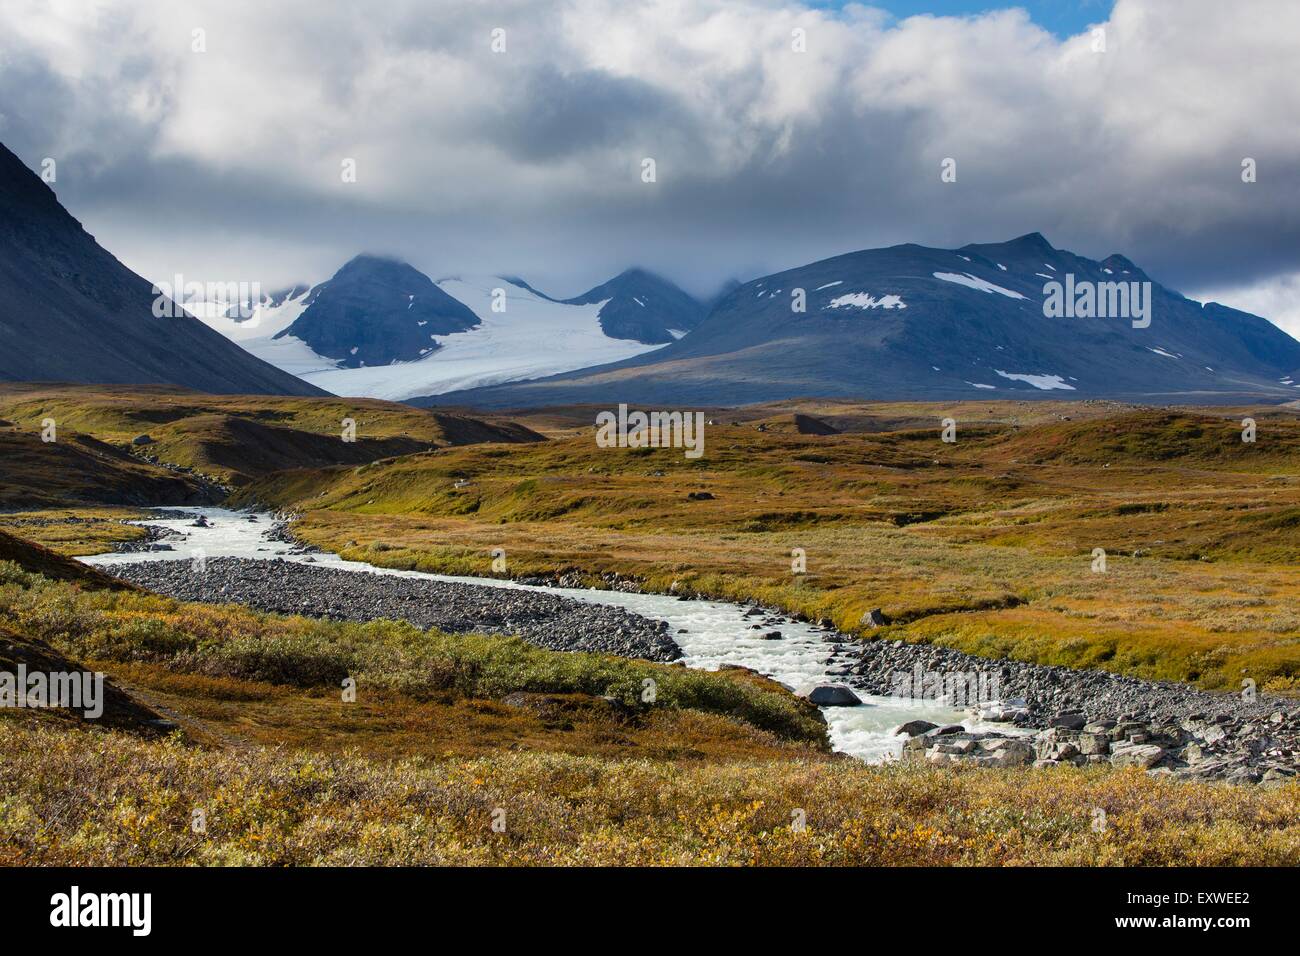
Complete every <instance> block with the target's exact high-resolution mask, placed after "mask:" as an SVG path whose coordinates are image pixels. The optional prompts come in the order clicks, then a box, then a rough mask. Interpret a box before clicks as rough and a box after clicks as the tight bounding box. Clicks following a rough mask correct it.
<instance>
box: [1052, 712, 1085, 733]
mask: <svg viewBox="0 0 1300 956" xmlns="http://www.w3.org/2000/svg"><path fill="white" fill-rule="evenodd" d="M1087 723H1088V721H1087V720H1086V719H1085V718H1084V716H1083V714H1057V715H1056V716H1055V717H1053V718H1052V719H1051V720H1050V721H1048V722H1047V726H1049V727H1063V728H1065V729H1066V730H1083V728H1084V725H1085V724H1087Z"/></svg>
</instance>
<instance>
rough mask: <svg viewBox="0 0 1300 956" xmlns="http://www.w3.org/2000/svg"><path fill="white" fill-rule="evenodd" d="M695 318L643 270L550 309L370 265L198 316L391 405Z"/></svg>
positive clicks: (468, 284) (480, 285)
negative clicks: (236, 309)
mask: <svg viewBox="0 0 1300 956" xmlns="http://www.w3.org/2000/svg"><path fill="white" fill-rule="evenodd" d="M196 308H197V304H196ZM704 312H705V309H704V307H703V306H702V305H701V304H700V303H699V302H697V301H696V300H695V299H693V298H692V297H691V296H689V295H687V294H686V293H685V292H683V291H682V290H681V289H679V288H677V286H675V285H673V284H672V283H671V282H668V281H667V280H665V279H661V278H659V277H658V276H655V275H652V274H651V273H649V272H646V271H644V270H641V269H629V270H627V271H626V272H624V273H622V274H621V275H619V276H617V277H615V278H614V279H611V280H610V281H608V282H606V283H603V284H602V285H599V286H597V287H596V288H594V289H591V290H589V291H588V292H585V293H583V294H582V295H579V296H575V297H574V298H571V299H557V298H554V297H552V296H549V295H547V294H546V293H544V292H540V291H538V290H537V289H535V288H533V287H532V286H531V285H529V284H528V283H527V282H526V281H525V280H523V279H520V278H518V277H509V278H506V277H500V276H465V277H455V278H449V279H443V280H441V281H439V282H436V283H435V282H433V281H432V280H431V279H429V277H428V276H426V275H424V274H423V273H421V272H419V271H417V270H416V269H414V268H413V267H411V266H410V265H408V264H406V263H404V262H398V261H395V260H392V259H385V258H380V257H377V256H370V255H360V256H357V257H356V258H354V259H352V260H351V261H349V262H348V263H347V264H346V265H344V266H343V267H342V268H341V269H339V271H338V272H337V273H335V274H334V276H333V277H332V278H330V279H328V280H326V281H324V282H322V283H320V284H319V285H316V286H312V287H308V286H305V285H300V286H297V287H295V288H293V289H285V290H281V291H279V292H275V293H271V294H269V295H266V296H263V297H262V299H261V301H260V302H258V303H256V304H255V307H254V309H253V311H252V316H251V317H249V318H240V317H239V316H238V315H231V314H229V313H227V314H221V313H217V314H213V313H212V312H211V310H204V309H199V314H200V315H202V316H204V321H205V322H207V323H208V325H209V326H210V327H211V328H213V329H215V330H217V331H219V332H221V333H222V334H223V335H226V336H228V337H229V338H231V339H232V340H233V341H235V342H238V343H239V344H240V345H241V346H242V347H244V348H245V349H247V350H248V351H250V352H252V353H253V354H254V355H257V356H258V357H260V358H263V359H265V360H266V361H268V362H270V363H272V364H274V365H276V366H278V367H279V368H281V369H284V370H286V371H289V372H292V373H294V374H295V375H299V376H301V377H302V378H303V379H305V380H306V381H309V382H311V383H313V384H315V385H318V386H320V387H321V388H324V389H326V390H328V391H331V392H334V393H336V394H339V395H359V396H366V397H372V398H387V399H396V400H401V399H406V398H410V397H412V396H415V395H428V394H435V393H438V392H446V391H453V390H457V389H464V388H474V387H480V386H484V385H495V384H497V383H500V382H511V381H518V380H525V379H533V378H540V377H543V376H547V375H552V374H555V373H556V372H566V371H571V370H573V369H580V368H585V367H588V366H592V365H600V364H604V363H608V362H614V361H618V360H621V359H626V358H629V357H632V356H635V355H640V354H642V353H645V352H647V351H649V350H652V349H654V348H657V347H660V346H662V345H664V344H667V343H669V342H673V341H676V340H677V339H679V338H681V337H682V336H684V335H686V334H687V332H689V331H690V330H691V329H693V328H695V326H697V325H698V324H699V323H700V321H701V320H702V319H703V318H704Z"/></svg>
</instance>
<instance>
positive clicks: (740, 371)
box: [412, 233, 1300, 408]
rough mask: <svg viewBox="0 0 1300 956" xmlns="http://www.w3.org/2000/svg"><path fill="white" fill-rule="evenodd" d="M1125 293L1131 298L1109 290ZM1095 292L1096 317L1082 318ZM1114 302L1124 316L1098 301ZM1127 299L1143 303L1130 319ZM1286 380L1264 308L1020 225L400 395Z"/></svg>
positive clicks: (816, 267) (759, 286)
mask: <svg viewBox="0 0 1300 956" xmlns="http://www.w3.org/2000/svg"><path fill="white" fill-rule="evenodd" d="M1147 283H1149V285H1147ZM1053 289H1055V290H1056V303H1057V304H1059V303H1060V302H1061V301H1063V300H1066V299H1067V298H1068V305H1069V306H1071V307H1072V306H1074V305H1075V303H1076V296H1082V295H1083V291H1084V290H1086V289H1087V290H1091V293H1090V294H1091V296H1092V303H1093V308H1092V309H1082V310H1076V309H1074V308H1069V314H1065V313H1062V314H1055V313H1054V312H1053V303H1052V301H1051V300H1052V299H1053V295H1052V291H1051V290H1053ZM1148 292H1149V303H1148V302H1146V301H1145V299H1146V294H1147V293H1148ZM1131 293H1132V294H1133V298H1132V301H1129V302H1126V303H1124V302H1121V301H1120V299H1121V297H1124V298H1127V297H1129V296H1130V294H1131ZM801 299H802V302H800V300H801ZM1077 301H1078V303H1079V304H1080V305H1082V304H1083V299H1082V298H1078V299H1077ZM1098 302H1100V303H1101V306H1100V309H1101V310H1102V311H1106V310H1109V311H1110V312H1111V314H1110V315H1109V316H1107V317H1100V316H1098V315H1097V314H1096V313H1097V312H1098V307H1097V303H1098ZM799 304H802V306H803V310H802V311H800V310H799ZM1121 305H1126V306H1128V308H1127V309H1124V310H1123V311H1124V312H1125V314H1123V315H1116V314H1114V313H1115V311H1116V307H1117V306H1121ZM1139 305H1146V306H1147V307H1148V312H1147V316H1146V317H1145V318H1143V317H1142V316H1140V315H1138V314H1136V311H1135V309H1136V307H1137V306H1139ZM1058 311H1060V310H1058ZM1086 312H1092V313H1093V314H1092V315H1086V314H1083V313H1086ZM1130 313H1132V314H1130ZM1297 388H1300V342H1297V341H1296V340H1295V339H1293V338H1291V337H1290V336H1289V335H1287V334H1286V333H1285V332H1283V331H1281V330H1280V329H1278V328H1277V327H1276V326H1274V325H1272V324H1271V323H1269V322H1268V321H1266V320H1265V319H1262V318H1259V317H1258V316H1254V315H1250V314H1248V313H1245V312H1239V311H1237V310H1235V309H1230V308H1227V307H1225V306H1222V305H1217V304H1215V303H1208V304H1204V305H1202V304H1201V303H1198V302H1194V301H1192V300H1191V299H1188V298H1185V297H1184V296H1182V295H1181V294H1179V293H1178V292H1176V291H1174V290H1171V289H1167V288H1165V287H1164V286H1162V285H1160V284H1159V283H1158V282H1156V281H1154V280H1152V279H1151V278H1150V277H1149V276H1148V275H1147V274H1146V273H1145V272H1143V271H1142V270H1141V269H1140V268H1139V267H1138V266H1136V265H1135V264H1133V263H1132V262H1130V261H1129V260H1128V259H1126V258H1124V257H1123V256H1120V255H1112V256H1110V257H1108V258H1106V259H1103V260H1101V261H1096V260H1092V259H1087V258H1085V257H1082V256H1078V255H1075V254H1074V253H1071V252H1066V251H1064V250H1061V249H1056V248H1055V247H1053V246H1052V245H1051V243H1049V242H1048V241H1047V240H1046V239H1045V238H1044V237H1043V236H1041V235H1039V234H1038V233H1032V234H1030V235H1026V236H1021V237H1020V238H1019V239H1014V240H1012V241H1010V242H1004V243H995V244H988V245H969V246H965V247H963V248H961V249H932V248H927V247H925V246H918V245H913V244H907V245H901V246H892V247H890V248H887V249H872V250H867V251H863V252H854V253H849V254H847V255H842V256H836V257H834V258H831V259H824V260H822V261H820V262H814V263H812V264H810V265H806V266H801V267H799V268H797V269H790V270H787V271H785V272H779V273H776V274H774V275H769V276H764V277H762V278H760V279H755V280H753V281H752V282H747V283H744V284H743V285H740V286H739V287H737V288H735V289H733V290H732V291H731V292H730V293H729V294H727V295H725V296H724V297H723V298H722V299H721V300H720V301H718V302H717V304H716V305H715V306H714V307H713V309H712V311H711V312H710V313H709V315H708V317H707V318H706V319H705V320H704V321H703V322H701V323H700V324H699V326H698V327H696V328H695V329H694V330H693V331H692V332H691V333H690V334H689V335H687V336H685V337H684V338H682V339H680V340H679V341H676V342H673V343H671V344H669V345H667V346H665V347H663V348H661V349H658V350H656V351H654V352H649V353H646V354H643V355H638V356H634V357H631V358H628V359H625V360H622V361H619V362H613V363H609V364H607V365H603V366H600V367H596V368H587V369H581V370H578V371H574V372H567V373H563V374H559V375H554V376H550V377H547V378H544V379H540V380H536V381H529V382H516V383H511V384H503V385H497V386H493V387H482V388H476V389H469V390H463V391H456V392H450V393H444V394H441V395H437V396H431V397H424V398H416V399H412V401H413V403H414V404H421V405H433V404H454V405H473V406H479V407H498V408H502V407H524V406H540V405H564V404H574V403H582V402H595V403H602V404H612V403H616V402H630V403H642V404H653V405H660V406H671V405H682V404H695V405H733V404H744V403H751V402H763V401H772V400H778V399H784V398H791V397H795V396H804V397H819V396H825V397H846V398H863V399H880V400H885V399H898V400H942V401H949V400H953V399H972V398H981V397H1016V398H1025V397H1035V396H1044V395H1050V396H1052V397H1056V398H1096V397H1116V398H1128V399H1132V400H1139V401H1141V400H1151V401H1162V402H1163V401H1170V402H1173V401H1192V400H1195V401H1230V400H1232V399H1233V398H1234V397H1241V396H1251V397H1258V398H1276V399H1280V400H1286V399H1295V398H1300V394H1297V391H1296V389H1297Z"/></svg>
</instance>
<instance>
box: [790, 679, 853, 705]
mask: <svg viewBox="0 0 1300 956" xmlns="http://www.w3.org/2000/svg"><path fill="white" fill-rule="evenodd" d="M795 693H796V694H797V695H798V696H800V697H806V698H807V699H808V700H809V701H810V702H811V703H814V704H816V705H817V706H818V707H857V706H858V705H860V704H861V703H862V698H860V697H858V695H857V694H855V693H853V691H852V690H850V689H849V688H847V687H845V686H844V685H843V684H805V685H804V686H803V687H800V688H799V689H798V690H797V691H795Z"/></svg>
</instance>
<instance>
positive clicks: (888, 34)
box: [0, 0, 1300, 336]
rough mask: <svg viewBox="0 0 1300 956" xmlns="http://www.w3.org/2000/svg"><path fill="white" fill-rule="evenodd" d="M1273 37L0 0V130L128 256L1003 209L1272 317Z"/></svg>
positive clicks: (1283, 76) (608, 238)
mask: <svg viewBox="0 0 1300 956" xmlns="http://www.w3.org/2000/svg"><path fill="white" fill-rule="evenodd" d="M1297 62H1300V3H1291V2H1285V0H1239V2H1235V3H1233V4H1224V3H1222V2H1221V0H1178V2H1172V0H1115V2H1114V3H1110V2H1101V0H1096V2H1090V0H1034V2H1028V3H1023V4H1020V5H1016V6H1002V5H999V4H998V3H996V2H992V0H984V2H979V0H929V2H927V0H881V2H880V3H879V4H877V5H864V4H856V3H849V4H846V3H824V2H813V3H798V2H791V0H640V2H638V0H541V2H539V0H496V2H484V0H439V2H436V3H430V2H427V0H425V2H416V0H372V2H368V3H366V4H356V3H353V2H347V3H342V2H332V0H278V2H276V3H266V2H264V0H255V2H254V0H219V2H177V0H5V2H4V3H3V5H0V142H3V143H4V144H5V145H7V146H8V147H9V148H11V149H13V150H14V151H15V152H16V153H17V154H18V155H19V156H20V157H22V158H23V159H24V160H25V161H26V162H27V164H28V165H29V166H31V167H32V168H34V169H39V168H40V167H41V164H42V161H43V160H45V159H47V158H48V159H52V160H54V161H55V167H54V168H55V171H56V179H55V181H54V183H52V186H53V188H54V189H55V191H56V192H57V193H58V195H59V197H60V199H61V200H62V201H63V203H64V205H65V206H67V207H68V208H69V210H70V211H71V212H72V213H73V214H74V215H75V216H76V217H77V218H78V219H80V220H81V221H82V222H83V223H84V224H85V225H86V228H87V229H88V230H89V231H90V232H91V233H92V234H93V235H95V236H96V238H97V239H98V240H99V241H100V242H101V244H103V245H104V246H105V247H106V248H108V249H109V250H110V251H111V252H113V253H114V254H115V255H116V256H117V257H118V258H119V259H121V260H122V261H123V262H125V263H126V264H127V265H128V266H130V267H131V268H133V269H134V270H136V271H137V272H139V273H141V274H142V275H145V276H146V277H148V278H150V279H152V280H155V281H158V280H161V279H166V280H169V281H170V280H171V278H172V277H173V276H175V275H177V274H179V275H181V276H183V277H184V279H185V280H186V281H198V282H249V283H252V282H256V283H259V284H260V285H261V286H262V288H263V289H264V290H268V291H269V290H271V289H275V288H279V287H282V286H285V285H289V284H293V283H296V282H302V281H306V282H316V281H320V280H323V279H325V278H328V277H329V276H330V275H331V274H332V273H333V272H334V271H335V270H336V269H337V268H338V267H339V266H341V265H342V264H343V263H344V262H345V261H346V260H347V259H348V258H350V257H351V256H353V255H355V254H357V253H361V252H370V253H377V254H387V255H394V256H398V257H400V258H403V259H406V260H407V261H409V262H411V263H412V264H413V265H415V266H416V267H417V268H419V269H421V270H422V271H424V272H426V273H428V274H429V275H430V276H432V277H433V278H435V279H438V278H443V277H447V276H455V275H474V274H506V275H519V276H523V277H524V278H525V279H527V280H528V281H529V282H530V283H531V284H532V285H534V286H536V287H538V288H540V289H542V290H543V291H546V292H548V293H550V294H553V295H557V296H571V295H575V294H578V293H580V292H582V291H585V290H586V289H587V288H590V287H592V286H594V285H597V284H599V283H601V282H603V281H605V280H606V279H608V278H609V277H611V276H612V275H614V274H616V273H617V272H619V271H621V270H622V269H624V268H627V267H629V266H632V265H637V266H641V267H644V268H648V269H652V270H654V271H657V272H659V273H661V274H663V275H665V276H667V277H668V278H671V279H673V280H674V281H676V282H678V283H679V284H680V285H682V286H683V287H684V288H686V289H687V290H688V291H690V292H692V293H694V294H697V295H707V294H709V293H711V292H713V291H714V290H716V289H718V288H719V287H720V286H721V285H722V284H723V283H724V282H726V281H727V280H728V279H732V278H737V279H741V280H746V279H750V278H754V277H756V276H760V275H764V274H767V273H769V272H772V271H776V270H780V269H784V268H790V267H794V266H798V265H802V264H804V263H807V262H811V261H814V260H816V259H820V258H825V257H827V256H831V255H837V254H840V253H844V252H850V251H854V250H857V249H864V248H871V247H876V246H884V245H893V244H896V243H901V242H917V243H921V244H925V245H933V246H941V247H956V246H961V245H965V244H966V243H970V242H994V241H999V240H1005V239H1010V238H1014V237H1016V236H1019V235H1022V234H1024V233H1027V232H1035V231H1037V232H1042V233H1043V234H1044V235H1046V236H1047V238H1048V239H1049V240H1050V241H1051V242H1052V243H1053V244H1054V245H1056V246H1058V247H1061V248H1065V249H1069V250H1071V251H1074V252H1077V253H1079V254H1082V255H1086V256H1089V257H1092V258H1103V257H1105V256H1106V255H1109V254H1111V253H1122V254H1124V255H1126V256H1128V257H1129V258H1130V259H1132V260H1134V261H1135V262H1137V263H1138V264H1139V265H1141V266H1142V267H1143V268H1144V269H1146V270H1147V272H1148V273H1150V274H1151V275H1152V276H1153V277H1154V278H1156V279H1157V280H1159V281H1161V282H1163V283H1165V284H1166V285H1168V286H1171V287H1173V288H1175V289H1177V290H1179V291H1181V292H1183V293H1185V294H1188V295H1191V296H1193V297H1195V298H1212V299H1215V300H1217V301H1221V302H1224V303H1226V304H1228V305H1233V306H1236V307H1239V308H1245V309H1248V310H1251V311H1255V312H1258V313H1259V314H1262V315H1265V316H1266V317H1267V318H1270V319H1272V320H1273V321H1275V322H1277V323H1278V324H1279V325H1281V326H1282V327H1284V328H1286V329H1288V331H1290V332H1291V333H1292V334H1293V335H1297V336H1300V261H1298V260H1300V257H1298V255H1297V253H1300V123H1297V122H1296V117H1297V116H1300V84H1298V83H1296V82H1295V81H1294V73H1295V64H1296V63H1297ZM947 159H952V160H955V169H956V174H957V175H956V181H955V182H943V181H942V180H941V175H940V173H941V169H942V164H943V163H944V161H945V160H947ZM648 160H653V163H654V167H653V168H654V176H653V181H647V173H646V170H647V161H648ZM349 161H351V163H352V164H353V167H354V168H355V171H356V175H355V177H351V178H349V177H347V176H345V175H344V170H345V165H346V164H347V163H348V162H349ZM1246 162H1249V163H1250V164H1251V165H1252V166H1253V169H1254V170H1255V176H1254V181H1253V182H1246V181H1243V163H1246Z"/></svg>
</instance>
